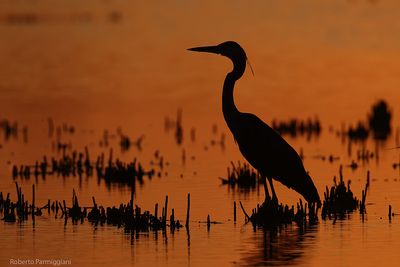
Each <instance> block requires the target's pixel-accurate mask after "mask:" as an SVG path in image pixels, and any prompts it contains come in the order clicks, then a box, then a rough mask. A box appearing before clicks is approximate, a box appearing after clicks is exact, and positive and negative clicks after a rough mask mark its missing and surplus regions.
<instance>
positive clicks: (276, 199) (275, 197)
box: [268, 177, 278, 204]
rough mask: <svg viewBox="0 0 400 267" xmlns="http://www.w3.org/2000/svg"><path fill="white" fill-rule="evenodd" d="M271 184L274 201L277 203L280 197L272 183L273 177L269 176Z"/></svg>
mask: <svg viewBox="0 0 400 267" xmlns="http://www.w3.org/2000/svg"><path fill="white" fill-rule="evenodd" d="M268 181H269V185H270V186H271V191H272V201H273V202H274V203H276V204H278V197H277V196H276V193H275V189H274V185H273V184H272V178H271V177H268Z"/></svg>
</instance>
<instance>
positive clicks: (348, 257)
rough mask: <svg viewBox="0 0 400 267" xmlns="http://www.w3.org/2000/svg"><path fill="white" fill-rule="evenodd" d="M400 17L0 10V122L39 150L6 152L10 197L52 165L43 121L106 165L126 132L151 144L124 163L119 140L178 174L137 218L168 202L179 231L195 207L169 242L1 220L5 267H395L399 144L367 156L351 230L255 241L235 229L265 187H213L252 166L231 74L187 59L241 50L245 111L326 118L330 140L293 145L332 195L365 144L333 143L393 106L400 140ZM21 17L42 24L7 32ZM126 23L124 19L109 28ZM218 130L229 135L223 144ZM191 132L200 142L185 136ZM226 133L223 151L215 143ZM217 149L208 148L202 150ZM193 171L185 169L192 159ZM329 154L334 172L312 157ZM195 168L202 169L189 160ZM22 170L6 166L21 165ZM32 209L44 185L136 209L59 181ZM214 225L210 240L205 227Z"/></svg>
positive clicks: (291, 11) (281, 5)
mask: <svg viewBox="0 0 400 267" xmlns="http://www.w3.org/2000/svg"><path fill="white" fill-rule="evenodd" d="M399 11H400V4H398V3H397V2H396V1H361V0H359V1H355V0H354V1H344V0H342V1H325V2H323V3H322V2H321V1H308V2H304V1H279V2H278V1H253V2H251V3H248V4H243V3H241V2H239V1H233V2H232V1H220V2H218V3H214V2H213V1H202V2H200V3H186V2H184V1H173V2H171V1H169V2H168V3H167V2H165V3H164V2H163V3H141V2H126V1H95V0H92V1H88V2H86V3H85V5H83V4H82V3H81V2H80V1H62V2H58V3H57V5H55V4H54V2H53V1H45V0H41V1H17V2H15V1H2V2H1V3H0V21H1V23H0V34H1V36H2V40H3V41H2V42H0V58H1V65H0V94H1V97H0V105H1V107H2V114H1V116H2V118H8V119H10V120H17V121H18V122H19V124H20V125H21V126H23V125H27V126H28V127H29V142H28V144H24V143H23V142H22V140H21V138H19V139H18V140H11V141H9V142H3V141H0V143H1V144H2V148H1V149H0V174H1V177H2V179H1V181H0V191H2V192H10V193H11V195H12V197H13V198H14V197H15V192H14V191H15V185H14V182H13V180H12V178H11V166H12V164H18V165H19V164H33V163H34V162H35V160H38V159H41V158H42V156H43V155H44V154H47V155H53V154H54V152H52V150H51V140H49V138H48V137H47V118H48V117H52V118H54V120H55V123H56V124H57V125H60V124H62V123H64V122H66V123H69V124H72V125H74V126H75V127H76V129H77V132H76V134H74V135H73V136H66V137H65V141H68V142H69V141H70V142H71V143H72V145H73V148H74V149H79V150H82V149H83V147H84V146H85V145H87V146H88V147H89V149H90V151H91V153H92V155H93V157H94V156H95V155H97V154H98V153H100V152H106V153H108V148H107V149H104V148H101V147H99V141H100V139H101V136H102V134H103V131H104V129H109V131H110V132H113V133H115V132H116V130H117V128H118V127H121V129H122V131H123V132H124V133H125V134H127V135H128V136H129V137H131V138H132V139H136V138H138V137H139V136H140V135H142V134H144V135H145V139H144V143H143V150H142V151H138V150H137V149H136V148H132V149H130V150H129V151H128V152H126V153H121V152H120V151H119V148H118V145H117V143H118V140H112V141H111V145H112V146H113V147H114V153H115V156H118V157H121V158H123V159H124V160H131V159H133V158H134V157H137V158H138V159H139V160H140V161H141V162H142V163H143V165H144V166H145V167H150V164H149V162H150V160H151V159H153V154H154V152H155V151H156V150H160V152H161V154H162V155H163V156H165V158H166V160H168V161H169V162H170V166H168V167H167V168H166V171H168V175H167V176H163V177H161V178H157V177H155V178H153V179H152V180H151V181H148V180H147V179H146V180H145V183H144V185H143V186H141V187H138V188H137V192H136V199H135V201H136V202H137V204H138V205H140V206H141V207H142V208H145V209H150V210H153V207H154V204H155V203H160V205H161V204H162V203H163V201H164V197H165V195H168V196H169V203H170V204H169V206H170V207H174V208H175V212H176V216H177V217H178V218H180V219H181V220H183V219H184V218H185V212H186V195H187V193H190V194H191V197H192V199H191V202H192V207H191V211H192V213H191V216H192V223H191V229H190V237H189V236H188V235H187V233H186V231H185V230H181V231H179V232H175V233H174V234H171V233H170V232H169V231H168V232H167V238H165V237H162V235H161V233H159V235H158V237H156V236H155V235H154V234H153V233H148V234H140V235H139V237H134V238H133V239H131V236H126V235H125V234H124V233H123V231H122V230H119V229H116V228H114V227H99V228H98V229H94V227H93V226H91V225H89V224H87V223H85V224H83V225H77V226H73V225H71V224H68V225H67V227H64V226H63V221H62V220H59V219H54V218H53V217H52V216H48V215H47V214H46V213H45V214H44V215H43V217H42V218H40V219H38V220H37V222H36V225H35V227H32V225H31V223H30V221H28V222H27V223H23V224H21V225H9V224H5V223H0V228H1V230H0V232H1V233H2V238H1V240H0V248H1V249H0V265H1V266H3V265H4V266H7V264H8V263H9V259H10V258H20V259H26V258H46V259H47V258H50V259H51V258H68V259H71V261H72V264H73V265H76V266H90V265H110V264H113V265H120V266H123V265H129V264H132V265H135V266H136V265H137V266H142V265H147V266H153V265H154V266H155V265H170V266H177V265H178V266H179V265H181V266H187V265H192V266H204V265H213V266H214V265H217V264H218V265H221V266H225V265H228V266H229V265H243V266H248V265H300V266H321V265H327V266H353V265H365V266H375V265H377V264H381V265H384V266H390V265H391V266H396V265H398V262H399V261H400V257H399V254H398V247H399V245H400V241H399V240H400V231H399V229H400V228H399V227H400V226H399V223H398V220H397V218H396V216H395V218H394V219H393V220H392V222H391V223H389V222H388V219H387V209H388V205H389V204H391V205H392V206H393V207H394V211H395V212H396V211H397V209H398V207H400V190H399V186H400V184H399V183H400V175H399V172H398V170H394V169H393V168H392V164H393V163H394V162H397V161H398V158H399V150H388V149H387V148H391V147H394V146H396V141H395V136H394V134H392V136H391V137H390V138H389V139H388V140H387V141H386V142H385V143H383V144H378V145H377V144H375V143H374V142H373V141H372V140H369V141H368V142H367V143H365V144H364V145H365V147H366V148H367V149H369V150H371V151H375V149H376V147H378V150H379V156H380V157H379V161H375V160H372V161H371V162H369V163H368V164H365V165H363V164H361V166H360V167H359V168H358V169H357V170H355V171H351V170H350V169H349V168H346V167H345V168H344V175H345V178H349V179H351V180H352V190H353V192H354V193H355V194H356V196H358V197H360V196H361V190H362V189H363V187H364V184H365V177H366V173H367V170H370V171H371V178H372V180H371V190H370V193H369V195H368V197H367V202H368V203H369V205H368V206H367V212H368V215H367V219H366V220H365V221H364V222H362V221H361V219H360V216H359V215H358V213H355V214H353V215H351V216H350V218H349V219H347V220H344V221H337V222H336V223H333V222H332V221H321V222H320V223H319V224H318V225H317V226H315V227H313V228H311V229H308V230H307V231H306V232H301V231H300V230H299V229H298V228H297V227H296V226H294V225H293V226H292V227H288V228H287V229H283V230H282V231H281V232H280V233H278V234H276V235H273V234H271V233H269V232H264V231H262V230H257V231H255V232H254V231H253V228H252V227H251V226H250V225H245V224H244V223H243V216H242V213H241V212H239V213H238V214H239V218H240V219H239V220H238V222H237V223H236V224H234V223H233V222H232V219H233V214H232V208H233V201H242V202H243V204H244V206H245V207H246V208H247V209H248V210H250V209H251V208H254V207H255V206H256V203H260V202H261V201H262V199H263V197H264V196H263V192H262V190H261V191H260V192H259V191H257V190H255V191H254V192H251V193H249V194H243V193H238V192H236V191H232V190H231V191H228V189H227V188H226V187H223V186H221V185H220V180H219V179H218V177H224V176H225V175H226V168H227V167H228V166H229V164H230V161H232V160H234V161H236V160H239V159H240V160H243V159H242V158H241V156H240V153H239V152H238V149H237V147H236V145H235V143H234V141H233V139H232V137H231V135H230V133H229V132H228V129H227V127H226V126H225V123H224V121H223V117H222V112H221V87H222V82H223V79H224V77H225V73H226V72H227V71H229V70H230V68H231V65H230V63H229V61H228V60H227V59H225V58H222V57H219V56H215V55H206V54H195V53H191V52H188V51H186V48H189V47H192V46H200V45H210V44H218V43H220V42H223V41H225V40H236V41H238V42H239V43H240V44H242V45H243V47H244V48H245V50H246V52H247V55H248V57H249V59H250V62H251V65H252V67H253V69H254V72H255V75H254V76H252V74H251V72H249V71H247V72H246V74H245V76H244V77H243V78H242V79H241V80H240V81H239V82H238V83H237V87H236V91H235V99H236V103H237V106H238V108H239V109H240V110H242V111H247V112H252V113H254V114H257V115H258V116H259V117H260V118H262V119H263V120H264V121H266V122H268V123H270V122H271V121H272V119H274V118H279V119H281V120H286V119H288V118H292V117H296V118H301V119H306V118H308V117H315V116H318V117H319V119H320V120H321V122H322V127H323V132H322V135H321V136H320V137H319V138H313V139H312V140H311V141H307V140H306V138H304V137H302V138H296V139H293V138H287V140H288V141H289V143H290V144H291V145H292V146H293V147H294V148H295V149H296V150H297V151H300V149H303V151H304V154H305V155H306V158H305V160H304V164H305V166H306V169H307V170H308V171H309V172H310V174H311V176H312V177H313V179H314V181H315V184H316V186H317V188H318V189H319V191H320V194H322V192H323V190H324V188H325V186H326V185H331V184H332V178H333V176H334V175H337V174H338V169H339V165H340V164H343V165H347V164H350V162H351V160H353V159H356V151H357V150H358V149H360V147H361V145H360V144H356V145H353V147H352V152H353V153H352V154H351V155H348V153H347V150H348V149H347V144H343V143H342V142H341V140H340V138H338V137H336V136H335V134H334V133H332V132H330V131H329V128H330V127H332V128H333V129H340V128H341V125H342V123H345V124H347V125H348V124H355V123H356V122H357V121H358V120H365V118H366V115H367V113H368V112H369V109H370V106H371V105H372V104H373V103H374V102H375V101H376V100H378V99H380V98H383V99H386V100H387V102H388V103H389V105H390V106H391V108H392V111H393V113H394V118H393V124H392V125H393V128H394V132H395V131H396V129H397V128H398V126H399V123H398V120H399V119H398V118H399V116H398V114H399V108H398V103H399V100H400V93H399V89H398V88H399V85H400V75H399V74H400V63H399V62H400V60H399V59H400V58H399V52H400V48H399V47H400V39H399V37H398V34H397V32H398V30H399V28H400V22H399V21H398V13H399ZM10 14H14V15H15V14H34V15H35V16H36V18H37V20H36V22H34V23H30V24H29V23H10V22H9V20H8V18H9V17H8V16H9V15H10ZM113 14H120V20H117V21H114V20H112V19H111V17H112V16H113ZM178 109H182V110H183V117H182V123H183V128H184V141H183V144H182V145H180V146H179V145H177V144H176V143H175V141H174V136H173V132H169V133H166V132H165V131H164V118H165V117H166V116H168V117H170V118H175V117H176V113H177V110H178ZM214 124H216V125H217V127H218V133H217V134H213V132H212V126H213V125H214ZM191 128H195V129H196V136H197V138H196V141H195V142H192V141H191V140H190V134H189V132H190V129H191ZM221 133H225V134H226V136H227V138H226V149H225V150H222V149H221V148H220V147H219V146H212V145H211V144H210V142H211V140H213V139H219V136H220V134H221ZM205 147H207V148H208V149H205ZM183 150H185V153H186V156H187V160H186V163H185V164H183V163H182V160H181V155H182V151H183ZM320 154H322V155H325V156H327V155H329V154H333V155H336V156H340V158H341V159H340V160H339V161H337V162H335V163H333V164H330V163H328V162H323V161H321V160H318V159H314V158H313V156H316V155H320ZM192 156H194V157H195V158H194V159H191V157H192ZM10 163H11V164H10ZM18 182H19V183H20V184H21V185H22V188H23V190H24V191H25V192H26V195H27V196H28V198H30V188H31V185H32V184H33V183H35V184H36V187H37V201H38V202H39V203H43V204H44V203H46V202H47V199H48V198H50V199H59V200H61V199H66V200H69V199H70V197H71V194H72V189H73V188H74V189H75V190H76V191H77V194H78V197H79V200H80V203H82V204H84V205H90V204H91V196H92V195H94V196H96V200H97V202H99V203H101V204H103V205H113V204H119V203H121V202H126V201H128V200H129V197H130V191H129V189H127V188H124V187H121V188H118V187H112V188H108V187H106V186H105V185H104V183H100V184H97V180H96V179H94V178H89V179H87V178H85V177H84V178H82V179H81V180H80V179H79V178H72V177H70V178H65V179H62V178H59V177H48V178H47V179H46V180H45V181H43V180H41V179H38V180H37V181H35V179H34V178H31V179H30V180H18ZM276 189H277V194H278V196H279V198H280V201H283V202H285V203H288V204H292V203H295V202H296V201H297V200H298V198H299V195H297V194H295V193H294V192H291V191H290V190H288V189H287V188H285V187H283V186H281V185H279V184H276ZM208 214H210V215H211V218H212V220H216V221H219V222H222V224H218V225H212V227H211V229H210V232H208V231H207V228H206V226H205V225H204V224H202V223H198V221H204V220H205V219H206V217H207V215H208Z"/></svg>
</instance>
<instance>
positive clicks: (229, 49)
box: [188, 41, 247, 71]
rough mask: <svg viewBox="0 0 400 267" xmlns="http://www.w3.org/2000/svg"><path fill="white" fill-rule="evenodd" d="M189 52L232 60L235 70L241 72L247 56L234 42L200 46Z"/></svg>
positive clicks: (244, 66)
mask: <svg viewBox="0 0 400 267" xmlns="http://www.w3.org/2000/svg"><path fill="white" fill-rule="evenodd" d="M188 50H189V51H196V52H207V53H214V54H219V55H222V56H225V57H228V58H229V59H230V60H232V62H233V65H234V66H235V68H238V69H240V70H242V71H244V69H245V68H246V61H247V56H246V52H244V50H243V48H242V47H241V46H240V45H239V44H238V43H236V42H234V41H227V42H224V43H221V44H219V45H214V46H200V47H193V48H189V49H188Z"/></svg>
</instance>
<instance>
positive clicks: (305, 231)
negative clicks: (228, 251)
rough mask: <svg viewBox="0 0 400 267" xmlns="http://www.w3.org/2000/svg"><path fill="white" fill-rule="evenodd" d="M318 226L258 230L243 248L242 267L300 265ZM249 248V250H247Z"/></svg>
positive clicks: (312, 242) (291, 226)
mask: <svg viewBox="0 0 400 267" xmlns="http://www.w3.org/2000/svg"><path fill="white" fill-rule="evenodd" d="M317 229H318V225H313V226H306V227H301V228H300V227H297V226H295V225H289V226H287V227H286V228H285V227H282V228H276V229H273V230H270V229H268V230H266V229H259V230H256V231H255V232H254V235H252V236H251V237H250V238H249V239H248V240H246V241H245V243H247V244H246V246H243V247H244V249H245V250H247V251H245V252H243V256H242V258H241V261H240V265H243V266H288V265H296V264H300V263H302V260H303V259H304V258H305V256H307V255H308V254H309V252H308V251H309V250H310V247H312V246H313V244H315V241H316V236H317V235H316V234H317ZM249 247H250V249H249Z"/></svg>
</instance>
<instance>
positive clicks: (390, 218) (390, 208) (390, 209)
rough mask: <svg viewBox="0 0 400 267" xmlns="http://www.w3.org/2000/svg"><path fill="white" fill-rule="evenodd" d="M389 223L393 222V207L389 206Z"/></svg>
mask: <svg viewBox="0 0 400 267" xmlns="http://www.w3.org/2000/svg"><path fill="white" fill-rule="evenodd" d="M388 216H389V222H390V221H391V220H392V205H389V214H388Z"/></svg>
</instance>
